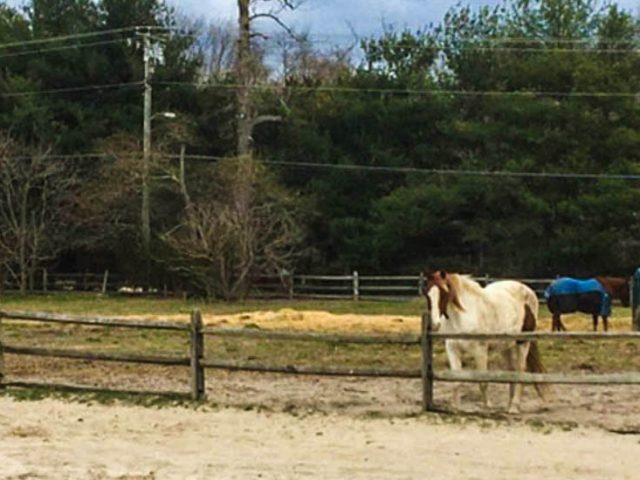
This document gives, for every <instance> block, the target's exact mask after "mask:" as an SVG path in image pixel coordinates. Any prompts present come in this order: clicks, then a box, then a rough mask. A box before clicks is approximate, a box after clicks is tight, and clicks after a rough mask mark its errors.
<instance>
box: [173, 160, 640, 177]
mask: <svg viewBox="0 0 640 480" xmlns="http://www.w3.org/2000/svg"><path fill="white" fill-rule="evenodd" d="M164 156H165V157H167V158H171V159H179V158H181V157H180V155H164ZM184 158H185V160H187V159H189V160H200V161H206V160H209V161H220V160H223V159H224V158H225V157H220V156H210V155H185V156H184ZM260 162H262V163H264V164H266V165H278V166H290V167H295V168H311V169H328V170H340V171H362V172H376V173H402V174H407V173H414V174H423V175H446V176H467V177H469V176H473V177H498V178H548V179H563V180H640V174H606V173H560V172H557V173H555V172H513V171H508V170H466V169H464V170H454V169H441V168H415V167H391V166H383V165H341V164H333V163H314V162H288V161H280V160H260Z"/></svg>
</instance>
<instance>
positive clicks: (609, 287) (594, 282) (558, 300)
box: [544, 277, 629, 332]
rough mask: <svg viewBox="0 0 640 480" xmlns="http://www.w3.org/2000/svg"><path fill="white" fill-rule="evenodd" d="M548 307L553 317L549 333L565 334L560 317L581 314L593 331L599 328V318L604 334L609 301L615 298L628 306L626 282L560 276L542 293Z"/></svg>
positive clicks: (623, 279) (617, 279) (615, 279)
mask: <svg viewBox="0 0 640 480" xmlns="http://www.w3.org/2000/svg"><path fill="white" fill-rule="evenodd" d="M544 296H545V298H546V299H547V306H548V307H549V311H550V312H551V313H552V315H553V321H552V323H551V331H561V330H564V331H566V330H567V329H566V327H565V326H564V325H563V324H562V320H561V319H560V315H561V314H563V313H573V312H583V313H590V314H591V316H592V317H593V330H594V331H596V330H597V329H598V317H599V316H600V317H602V324H603V327H604V331H605V332H606V331H607V330H608V328H609V326H608V323H607V320H608V318H609V316H610V315H611V301H612V300H613V299H618V300H620V301H621V302H622V304H623V305H624V306H625V307H628V306H629V279H628V278H624V277H595V278H590V279H586V280H579V279H576V278H571V277H562V278H558V279H557V280H554V281H553V282H552V283H551V285H549V287H547V289H546V290H545V292H544Z"/></svg>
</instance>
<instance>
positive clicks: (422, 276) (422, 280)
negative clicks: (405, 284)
mask: <svg viewBox="0 0 640 480" xmlns="http://www.w3.org/2000/svg"><path fill="white" fill-rule="evenodd" d="M423 290H424V272H420V279H419V280H418V296H419V297H421V296H422V291H423Z"/></svg>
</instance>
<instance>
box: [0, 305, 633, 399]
mask: <svg viewBox="0 0 640 480" xmlns="http://www.w3.org/2000/svg"><path fill="white" fill-rule="evenodd" d="M2 319H11V320H13V321H18V322H53V323H59V324H75V325H85V326H92V327H104V328H114V327H117V328H135V329H160V330H168V331H175V332H177V333H184V334H188V335H189V338H190V342H189V345H190V347H189V354H188V355H184V356H164V355H142V354H139V353H136V354H133V353H121V352H95V351H86V350H74V349H53V348H43V347H25V346H15V345H9V344H6V343H4V342H3V341H2V336H1V335H2ZM206 336H217V337H226V338H253V339H262V340H276V341H283V342H286V341H306V342H328V343H334V344H363V345H372V344H382V345H399V346H411V345H413V346H420V347H421V351H422V364H421V367H420V369H417V368H416V369H406V370H398V369H380V368H345V367H339V366H331V367H315V366H296V365H268V364H257V363H255V362H235V361H229V360H223V359H214V358H207V357H206V356H205V348H204V346H205V343H204V342H205V337H206ZM560 338H561V339H563V340H593V341H616V340H630V339H633V340H640V332H628V333H621V332H616V333H587V332H576V333H555V332H554V333H551V332H534V333H518V334H445V333H438V332H433V331H431V326H430V322H429V319H428V317H427V316H426V315H424V316H423V318H422V331H421V334H420V335H394V336H382V335H336V334H326V333H309V332H304V333H303V332H286V331H265V330H255V329H238V328H218V327H215V328H214V327H204V326H203V322H202V317H201V314H200V312H199V311H197V310H195V311H194V312H193V313H192V314H191V321H190V323H188V324H187V323H179V322H165V321H147V320H130V319H118V318H104V317H76V316H69V315H61V314H48V313H37V312H36V313H33V312H0V388H1V387H7V386H18V387H20V386H28V387H33V386H40V387H53V388H57V387H59V388H66V387H68V386H67V385H61V384H54V383H34V382H20V381H11V382H8V381H5V379H6V371H5V368H4V365H5V362H4V355H5V354H9V355H32V356H40V357H52V358H67V359H82V360H95V361H106V362H129V363H140V364H154V365H164V366H182V367H189V383H190V392H189V393H190V396H191V398H192V399H194V400H200V399H202V398H203V397H204V395H205V370H206V369H207V368H211V369H224V370H235V371H252V372H273V373H283V374H300V375H329V376H359V377H360V376H361V377H393V378H421V379H422V408H423V410H425V411H431V410H435V404H434V383H435V382H436V381H447V382H472V383H480V382H488V383H523V384H532V383H553V384H589V385H622V384H640V374H639V373H636V372H624V373H609V374H571V375H570V374H564V373H542V374H540V373H536V374H533V373H517V372H512V371H511V372H508V371H487V372H476V371H468V370H467V371H459V372H452V371H435V370H434V348H433V344H434V342H435V341H441V340H447V339H460V340H462V339H466V340H485V341H489V340H490V341H515V340H545V339H555V340H557V339H560ZM79 387H82V386H79ZM86 388H87V389H89V390H90V389H93V387H86Z"/></svg>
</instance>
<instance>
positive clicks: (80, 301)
mask: <svg viewBox="0 0 640 480" xmlns="http://www.w3.org/2000/svg"><path fill="white" fill-rule="evenodd" d="M1 308H2V309H4V310H29V311H42V312H55V313H68V314H93V315H103V316H119V315H145V314H147V315H162V314H165V315H177V314H185V315H188V314H189V313H190V312H191V311H192V310H193V309H194V308H199V309H200V310H201V311H202V312H203V313H210V314H216V313H219V314H233V313H239V312H251V311H257V310H280V309H283V308H293V309H296V310H325V311H328V312H330V313H335V314H340V313H354V314H362V315H366V314H369V315H374V314H386V315H420V313H422V311H423V310H424V300H423V299H420V298H414V299H410V300H406V301H383V300H366V301H364V300H363V301H358V302H354V301H351V300H327V301H323V300H293V301H291V300H246V301H242V302H206V301H203V300H191V299H190V300H181V299H176V298H149V297H125V296H118V295H114V296H103V295H99V294H95V293H86V294H83V293H55V294H46V295H45V294H34V295H17V294H7V295H5V296H3V297H2V302H1Z"/></svg>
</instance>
